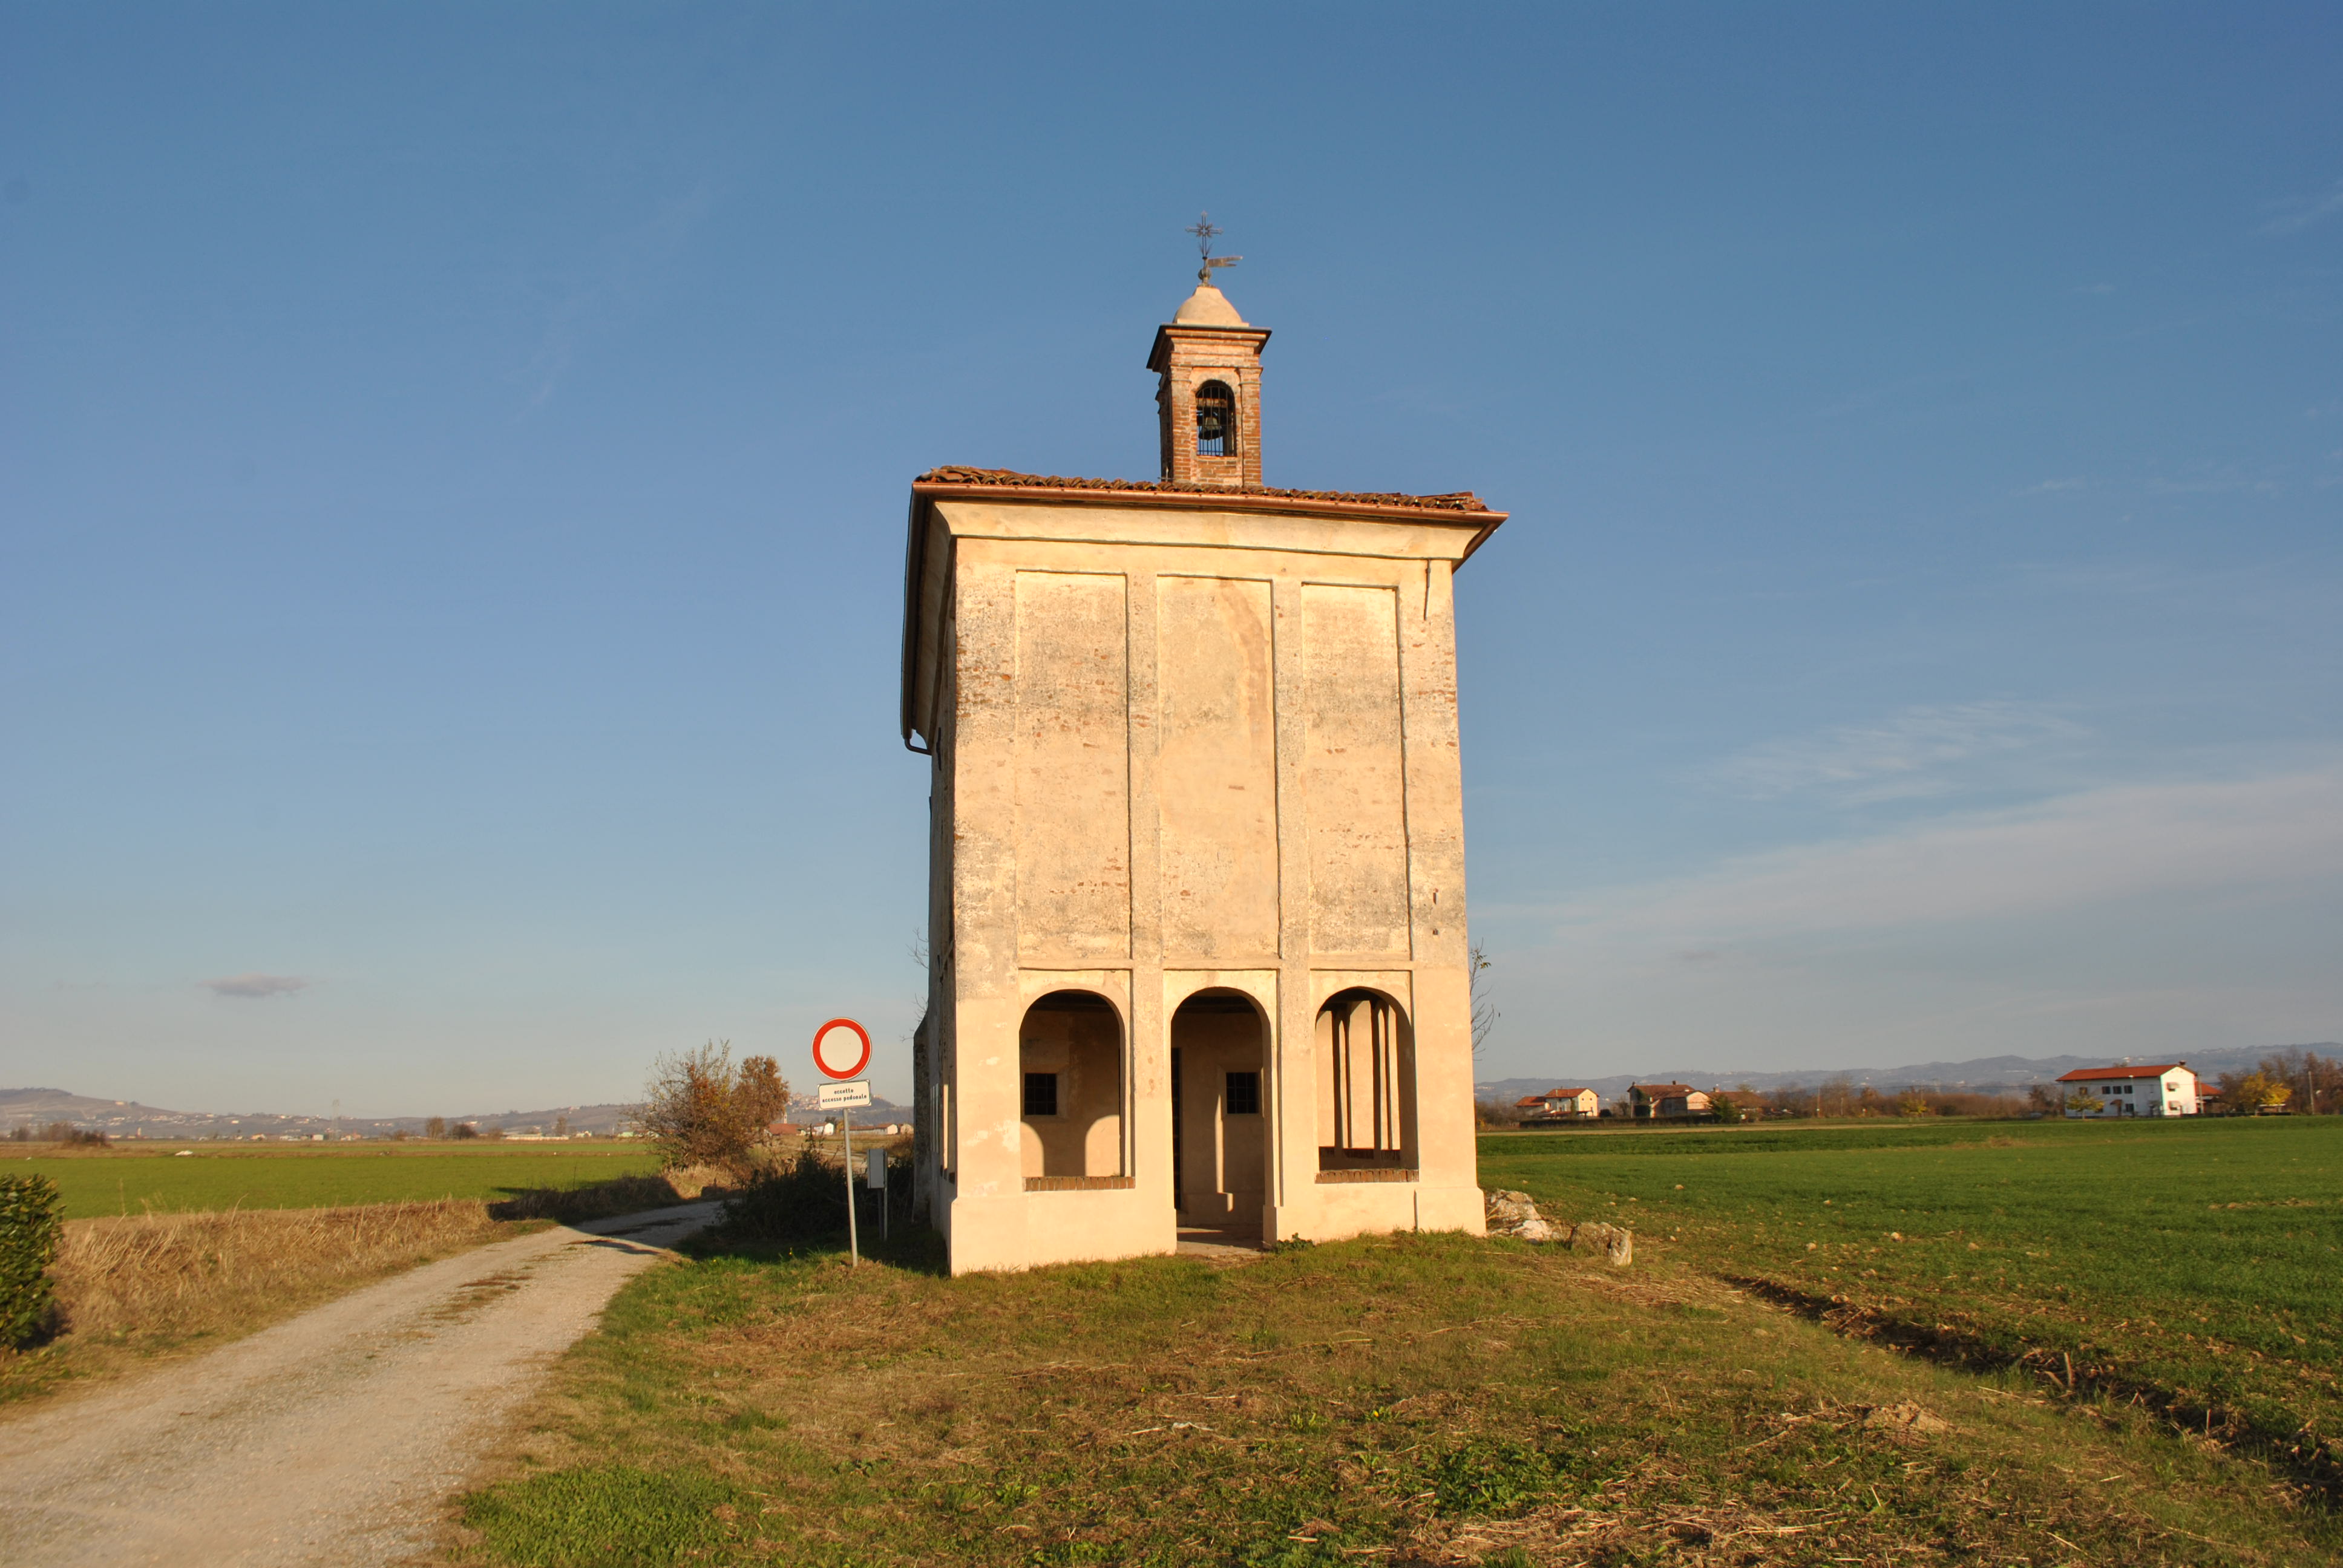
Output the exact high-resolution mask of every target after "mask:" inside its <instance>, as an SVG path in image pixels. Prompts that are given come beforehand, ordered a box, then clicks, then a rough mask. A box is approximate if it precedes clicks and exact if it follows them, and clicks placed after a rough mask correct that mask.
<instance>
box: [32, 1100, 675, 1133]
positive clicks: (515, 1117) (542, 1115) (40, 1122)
mask: <svg viewBox="0 0 2343 1568" xmlns="http://www.w3.org/2000/svg"><path fill="white" fill-rule="evenodd" d="M633 1113H634V1108H633V1107H632V1106H629V1105H565V1106H559V1107H557V1108H555V1109H552V1110H547V1111H477V1112H472V1113H468V1114H465V1115H456V1116H450V1117H448V1118H447V1121H448V1122H449V1123H450V1124H451V1125H452V1124H453V1123H456V1122H459V1121H468V1122H470V1123H471V1124H472V1125H473V1126H475V1127H478V1128H481V1129H483V1130H485V1129H487V1128H490V1127H498V1128H502V1129H503V1130H504V1131H507V1132H543V1133H548V1134H550V1133H551V1132H552V1131H553V1130H554V1128H555V1126H556V1124H557V1123H558V1122H560V1121H562V1119H564V1118H567V1119H568V1131H572V1132H597V1133H601V1134H603V1135H605V1136H608V1134H610V1133H613V1132H616V1131H618V1130H619V1129H620V1128H621V1127H623V1126H624V1125H625V1124H626V1123H627V1122H628V1121H629V1120H630V1119H631V1117H632V1116H633ZM52 1121H70V1122H71V1123H73V1124H74V1125H75V1127H78V1128H81V1129H83V1130H85V1131H93V1132H104V1133H107V1134H109V1135H111V1136H113V1137H116V1138H139V1137H145V1138H251V1137H255V1136H259V1137H264V1138H308V1137H313V1136H316V1135H317V1134H320V1133H322V1134H324V1135H326V1136H327V1137H331V1136H333V1135H334V1134H335V1133H336V1132H337V1131H338V1132H340V1133H341V1134H342V1135H344V1136H346V1137H354V1138H387V1137H388V1136H389V1135H390V1134H391V1133H394V1132H406V1133H408V1134H411V1135H415V1136H420V1135H421V1133H422V1131H423V1124H424V1121H425V1119H424V1118H423V1117H420V1116H345V1117H342V1118H340V1119H339V1120H338V1121H337V1120H336V1119H335V1118H333V1117H331V1116H305V1115H288V1114H286V1113H283V1112H279V1111H167V1110H165V1109H163V1108H162V1107H160V1106H154V1105H145V1104H141V1103H140V1102H139V1101H135V1100H93V1099H91V1098H90V1097H89V1096H87V1095H85V1094H69V1093H67V1092H66V1091H64V1090H62V1089H0V1130H5V1129H9V1128H15V1127H19V1126H32V1127H45V1126H47V1125H48V1124H49V1123H50V1122H52Z"/></svg>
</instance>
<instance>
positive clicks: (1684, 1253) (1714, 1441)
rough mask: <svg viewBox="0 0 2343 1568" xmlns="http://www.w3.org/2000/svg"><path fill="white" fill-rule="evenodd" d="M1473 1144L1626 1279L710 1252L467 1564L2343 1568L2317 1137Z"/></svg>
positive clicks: (599, 1382) (1630, 1137)
mask: <svg viewBox="0 0 2343 1568" xmlns="http://www.w3.org/2000/svg"><path fill="white" fill-rule="evenodd" d="M1482 1180H1483V1184H1484V1185H1487V1186H1492V1187H1519V1188H1523V1189H1526V1190H1528V1191H1533V1192H1534V1193H1536V1194H1537V1195H1538V1196H1539V1197H1540V1198H1541V1199H1542V1200H1543V1201H1544V1202H1545V1203H1546V1204H1547V1205H1548V1206H1549V1207H1550V1209H1551V1211H1553V1212H1554V1213H1555V1214H1556V1216H1557V1217H1558V1218H1561V1219H1564V1220H1584V1219H1605V1220H1609V1219H1620V1220H1624V1221H1626V1222H1628V1223H1630V1224H1631V1225H1633V1226H1634V1229H1635V1231H1636V1232H1637V1235H1638V1244H1637V1251H1636V1261H1635V1264H1634V1267H1633V1268H1631V1269H1628V1270H1624V1271H1614V1270H1612V1269H1609V1268H1608V1267H1606V1266H1605V1265H1604V1264H1603V1263H1602V1262H1601V1261H1598V1260H1596V1259H1594V1258H1592V1257H1589V1256H1587V1255H1584V1254H1580V1253H1573V1252H1571V1251H1566V1250H1564V1249H1562V1248H1558V1247H1554V1246H1531V1245H1527V1244H1524V1243H1522V1242H1518V1241H1513V1240H1510V1239H1492V1240H1488V1241H1480V1240H1471V1239H1466V1238H1463V1237H1456V1236H1412V1235H1402V1236H1393V1237H1380V1238H1363V1239H1360V1240H1357V1241H1345V1242H1341V1243H1337V1244H1332V1245H1325V1246H1318V1247H1304V1248H1298V1249H1292V1250H1288V1251H1281V1252H1278V1253H1276V1254H1274V1255H1272V1256H1270V1257H1267V1258H1263V1259H1261V1260H1259V1261H1252V1262H1248V1263H1243V1264H1241V1265H1237V1266H1229V1267H1214V1266H1212V1265H1209V1264H1206V1263H1204V1262H1202V1261H1197V1260H1192V1259H1185V1258H1182V1259H1144V1260H1138V1261H1131V1262H1127V1263H1117V1264H1101V1265H1087V1266H1078V1267H1071V1268H1060V1269H1047V1270H1037V1271H1032V1272H1031V1273H1026V1274H1020V1275H1011V1276H976V1277H971V1278H967V1279H960V1280H952V1279H947V1278H941V1277H940V1276H939V1275H938V1273H937V1272H936V1263H937V1257H938V1252H937V1248H936V1245H935V1243H934V1241H933V1239H932V1238H931V1237H928V1236H925V1235H916V1236H914V1235H905V1236H901V1237H899V1239H898V1241H897V1242H896V1244H895V1246H894V1248H893V1249H892V1250H891V1251H886V1250H882V1259H881V1261H880V1263H879V1264H878V1265H877V1266H870V1267H865V1268H863V1269H861V1270H860V1271H851V1272H850V1271H847V1270H845V1269H844V1268H842V1267H840V1261H841V1260H840V1257H839V1256H838V1255H837V1253H836V1252H835V1251H833V1250H831V1249H829V1248H810V1249H803V1250H799V1251H789V1250H786V1249H780V1248H777V1247H773V1246H770V1245H760V1244H754V1243H745V1242H744V1243H734V1242H728V1241H725V1240H724V1239H723V1238H721V1237H716V1238H711V1239H710V1241H709V1242H708V1243H707V1244H706V1245H705V1246H703V1247H701V1248H700V1249H699V1251H700V1252H701V1256H699V1258H697V1259H695V1260H691V1261H683V1262H680V1263H679V1264H676V1265H674V1266H671V1267H668V1268H662V1269H659V1270H654V1271H650V1272H649V1273H647V1274H645V1275H644V1276H642V1277H641V1278H640V1279H639V1280H638V1281H636V1282H634V1283H633V1284H631V1285H629V1286H628V1289H627V1290H626V1291H625V1292H622V1294H621V1295H620V1297H619V1298H618V1301H617V1302H615V1303H614V1304H613V1307H612V1309H611V1311H610V1312H609V1313H608V1316H607V1317H606V1319H605V1322H604V1327H603V1329H602V1331H601V1332H598V1334H595V1335H593V1336H589V1337H588V1339H587V1340H586V1341H585V1342H581V1344H580V1345H579V1346H578V1349H577V1350H576V1351H575V1352H572V1354H571V1355H570V1356H569V1357H568V1360H567V1361H566V1362H565V1363H564V1367H563V1371H562V1373H561V1377H560V1380H559V1386H558V1390H557V1392H556V1393H555V1394H554V1396H553V1397H552V1398H550V1399H549V1400H548V1401H547V1402H544V1403H543V1404H541V1405H540V1406H539V1407H538V1410H537V1412H536V1413H535V1416H534V1418H533V1419H532V1421H531V1422H529V1423H528V1429H527V1430H526V1432H523V1433H522V1434H521V1435H519V1436H518V1437H517V1438H516V1439H515V1440H514V1441H513V1442H512V1445H511V1447H510V1448H509V1449H508V1451H507V1452H506V1453H505V1454H504V1455H503V1456H502V1460H501V1468H502V1471H503V1479H501V1480H498V1481H496V1482H494V1483H491V1484H489V1485H488V1486H486V1487H484V1488H482V1489H481V1490H479V1491H478V1492H476V1493H473V1494H472V1495H471V1497H470V1498H469V1499H468V1501H467V1503H466V1504H465V1507H464V1511H463V1515H462V1517H463V1522H464V1523H465V1525H466V1526H467V1527H468V1528H467V1529H466V1531H465V1532H464V1533H463V1536H462V1539H461V1540H460V1541H458V1543H455V1544H454V1545H453V1547H452V1551H453V1554H454V1556H455V1557H456V1558H457V1559H458V1561H465V1562H478V1563H498V1564H530V1565H544V1568H561V1565H570V1564H576V1565H579V1568H583V1565H586V1564H599V1563H646V1564H648V1563H681V1562H707V1563H826V1564H838V1565H840V1568H844V1565H847V1564H877V1563H904V1564H910V1563H934V1562H966V1563H1000V1564H1004V1565H1006V1564H1011V1563H1016V1564H1033V1563H1163V1564H1173V1563H1179V1564H1186V1563H1243V1564H1264V1565H1266V1564H1277V1565H1298V1564H1329V1565H1331V1564H1334V1563H1362V1562H1364V1563H1376V1562H1395V1563H1412V1564H1418V1565H1428V1564H1434V1563H1439V1564H1452V1563H1453V1564H1466V1563H1483V1564H1490V1565H1497V1564H1505V1565H1508V1568H1525V1565H1528V1564H1545V1563H1551V1564H1556V1565H1561V1564H1571V1565H1574V1568H1586V1565H1593V1564H1600V1565H1603V1568H1627V1565H1629V1564H1654V1565H1656V1564H1662V1563H1666V1564H1684V1565H1685V1568H1694V1565H1703V1564H1715V1565H1719V1568H1722V1565H1725V1564H1734V1565H1736V1568H1739V1565H1744V1564H1750V1563H1769V1564H1770V1563H1799V1564H1806V1563H1812V1564H1816V1565H1820V1564H1825V1563H1878V1564H1886V1563H1897V1562H1904V1561H1921V1562H1935V1561H1946V1562H1958V1563H1980V1564H1985V1563H1990V1564H1995V1565H1996V1568H1997V1565H2000V1564H2016V1563H2028V1564H2035V1565H2040V1568H2047V1565H2050V1564H2061V1565H2064V1564H2084V1563H2108V1564H2123V1565H2125V1568H2147V1565H2148V1564H2157V1563H2203V1564H2236V1563H2269V1564H2303V1565H2305V1568H2308V1565H2312V1564H2318V1565H2324V1564H2328V1563H2334V1562H2336V1561H2338V1560H2343V1516H2338V1490H2337V1488H2336V1487H2335V1486H2334V1485H2333V1484H2332V1483H2331V1482H2330V1481H2328V1480H2322V1479H2321V1477H2320V1475H2319V1473H2318V1464H2319V1463H2320V1462H2321V1461H2319V1459H2318V1456H2317V1455H2313V1454H2309V1453H2308V1452H2304V1451H2303V1444H2304V1443H2305V1442H2308V1438H2305V1437H2301V1436H2300V1435H2299V1434H2298V1441H2297V1442H2296V1451H2295V1452H2288V1449H2287V1444H2286V1443H2285V1442H2280V1441H2276V1440H2275V1439H2274V1438H2273V1435H2272V1433H2273V1430H2274V1428H2273V1423H2276V1424H2282V1423H2283V1422H2285V1421H2288V1420H2292V1419H2296V1418H2300V1419H2301V1420H2304V1421H2309V1422H2316V1421H2318V1420H2321V1419H2324V1416H2323V1413H2322V1412H2331V1411H2332V1409H2333V1408H2334V1401H2333V1396H2334V1390H2335V1384H2334V1372H2335V1370H2336V1363H2335V1349H2336V1345H2335V1339H2334V1336H2335V1334H2336V1332H2338V1326H2337V1324H2336V1322H2335V1321H2334V1320H2335V1317H2336V1313H2335V1311H2334V1306H2333V1302H2332V1297H2333V1296H2334V1294H2335V1292H2334V1291H2333V1289H2332V1288H2331V1287H2329V1286H2328V1285H2327V1284H2326V1282H2328V1281H2330V1280H2332V1279H2334V1278H2336V1277H2337V1276H2338V1272H2343V1271H2338V1269H2337V1265H2336V1253H2335V1252H2334V1251H2333V1249H2334V1248H2335V1246H2336V1245H2337V1244H2338V1240H2343V1238H2338V1234H2337V1224H2338V1219H2339V1218H2343V1207H2339V1206H2338V1204H2339V1203H2343V1124H2338V1123H2311V1122H2297V1121H2260V1122H2232V1123H2221V1122H2206V1123H2197V1124H2179V1125H2167V1126H2160V1127H2159V1126H2140V1125H2133V1126H2120V1125H2117V1126H2105V1127H2097V1126H2069V1125H2066V1124H2063V1123H2058V1124H2029V1123H1986V1124H1947V1123H1942V1122H1932V1123H1927V1124H1925V1125H1912V1124H1906V1123H1900V1122H1899V1123H1890V1124H1881V1123H1869V1124H1864V1125H1860V1126H1854V1127H1847V1126H1837V1127H1832V1126H1824V1127H1799V1128H1763V1129H1748V1130H1733V1129H1717V1130H1713V1131H1625V1132H1621V1133H1608V1132H1603V1133H1592V1134H1579V1133H1568V1134H1562V1133H1547V1134H1524V1135H1497V1136H1492V1137H1489V1138H1487V1139H1485V1140H1484V1141H1483V1156H1482ZM2216 1205H2218V1206H2217V1207H2216ZM2232 1205H2235V1206H2234V1207H2232ZM1898 1233H1900V1235H1901V1237H1902V1238H1903V1239H1902V1240H1897V1239H1896V1238H1897V1235H1898ZM1671 1238H1673V1239H1671ZM1809 1243H1811V1247H1810V1246H1809ZM1833 1298H1839V1299H1838V1300H1837V1301H1834V1300H1833ZM1898 1324H1901V1325H1904V1326H1906V1327H1907V1328H1921V1329H1925V1330H1926V1332H1927V1336H1926V1337H1924V1336H1919V1335H1908V1336H1906V1337H1905V1338H1903V1339H1900V1340H1899V1339H1897V1338H1896V1336H1895V1335H1894V1334H1892V1333H1889V1332H1885V1331H1886V1330H1887V1329H1889V1328H1892V1327H1894V1326H1896V1325H1898ZM1946 1344H1954V1345H1957V1346H1961V1347H1965V1351H1966V1353H1964V1354H1961V1355H1958V1356H1947V1355H1945V1354H1943V1353H1942V1352H1943V1351H1944V1349H1945V1347H1946ZM1888 1345H1904V1346H1910V1347H1913V1348H1918V1349H1923V1350H1926V1351H1927V1352H1929V1353H1926V1354H1908V1353H1899V1352H1898V1351H1896V1350H1891V1349H1889V1348H1886V1346H1888ZM2029 1355H2030V1356H2031V1359H2027V1358H2028V1357H2029ZM2070 1366H2071V1367H2072V1368H2073V1369H2074V1370H2073V1372H2072V1373H2071V1375H2070V1373H2069V1371H2068V1368H2069V1367H2070ZM2054 1368H2055V1372H2054V1370H2053V1369H2054ZM2126 1379H2128V1380H2129V1382H2128V1383H2127V1382H2125V1380H2126ZM2192 1379H2193V1380H2194V1382H2191V1381H2189V1380H2192ZM2190 1388H2194V1389H2197V1390H2198V1391H2199V1392H2200V1393H2202V1394H2203V1395H2204V1397H2205V1398H2206V1400H2207V1402H2208V1409H2209V1408H2211V1407H2217V1415H2214V1416H2210V1417H2208V1419H2207V1421H2206V1422H2204V1425H2203V1428H2202V1429H2201V1430H2200V1428H2199V1427H2198V1425H2197V1422H2194V1421H2193V1420H2192V1421H2186V1422H2184V1421H2183V1420H2181V1419H2178V1412H2185V1411H2186V1410H2187V1404H2186V1401H2185V1398H2184V1397H2183V1396H2184V1395H2185V1393H2186V1392H2187V1390H2188V1389H2190ZM1922 1411H1925V1412H1927V1415H1928V1417H1929V1418H1930V1419H1929V1420H1928V1421H1925V1422H1924V1421H1921V1420H1920V1419H1919V1418H1918V1416H1917V1415H1916V1412H1922ZM1935 1422H1943V1423H1946V1424H1941V1425H1939V1424H1934V1423H1935ZM2280 1435H2283V1434H2280ZM2312 1435H2315V1433H2313V1434H2312Z"/></svg>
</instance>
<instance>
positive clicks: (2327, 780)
mask: <svg viewBox="0 0 2343 1568" xmlns="http://www.w3.org/2000/svg"><path fill="white" fill-rule="evenodd" d="M2327 879H2343V762H2336V763H2333V764H2330V765H2328V766H2327V767H2325V768H2321V769H2309V770H2306V771H2301V772H2295V773H2289V774H2284V775H2280V776H2277V777H2271V778H2264V779H2247V780H2242V781H2229V782H2217V783H2187V784H2148V785H2125V786H2118V787H2112V788H2107V789H2091V790H2084V791H2080V792H2077V793H2076V794H2072V795H2067V796H2063V797H2060V798H2058V799H2053V800H2049V801H2046V802H2043V803H2040V804H2037V805H2034V806H2029V807H2026V808H2022V809H2012V810H2004V811H1991V812H1972V813H1962V814H1959V815H1956V816H1950V817H1942V818H1938V819H1934V820H1932V821H1929V822H1926V823H1921V824H1917V825H1915V826H1913V827H1911V828H1908V829H1901V830H1898V831H1895V832H1889V833H1883V834H1877V835H1872V836H1867V837H1865V838H1861V839H1845V840H1838V841H1834V842H1825V843H1821V844H1814V845H1805V846H1800V847H1796V848H1792V849H1779V850H1774V851H1770V852H1768V853H1765V854H1760V855H1753V856H1747V857H1744V858H1741V859H1733V860H1729V861H1726V862H1725V863H1723V864H1721V865H1719V866H1718V867H1716V868H1715V869H1713V870H1711V871H1709V872H1707V873H1704V874H1702V875H1699V876H1695V877H1692V878H1688V879H1678V880H1674V881H1669V882H1664V883H1659V884H1654V885H1650V886H1644V887H1640V888H1628V889H1619V890H1612V891H1610V892H1607V893H1602V894H1596V895H1593V896H1591V897H1589V898H1587V899H1584V900H1577V901H1574V902H1573V903H1572V904H1569V905H1567V906H1564V907H1563V908H1561V909H1559V910H1554V911H1553V913H1554V914H1555V915H1557V916H1558V917H1559V919H1560V921H1561V930H1560V931H1559V932H1558V935H1560V936H1561V937H1562V938H1563V939H1564V940H1568V941H1571V942H1573V943H1574V944H1575V943H1576V942H1578V941H1581V940H1585V939H1588V938H1592V937H1597V936H1605V935H1607V936H1610V937H1614V938H1623V939H1630V940H1634V941H1636V942H1637V943H1638V945H1641V944H1643V943H1644V942H1646V941H1648V942H1649V943H1650V945H1651V947H1652V950H1654V951H1655V952H1666V953H1671V954H1676V955H1689V954H1691V953H1694V952H1699V953H1710V952H1715V951H1717V950H1720V949H1724V948H1728V947H1730V946H1731V945H1733V943H1734V942H1735V941H1736V940H1749V939H1753V938H1759V939H1770V938H1780V937H1785V936H1795V935H1798V934H1801V933H1815V932H1824V931H1844V930H1882V929H1886V928H1894V927H1907V926H1914V925H1933V924H1944V923H1946V922H1955V921H1970V920H1996V919H2013V918H2017V917H2021V916H2031V915H2035V914H2039V913H2042V912H2046V911H2049V910H2058V909H2065V908H2071V907H2075V906H2079V905H2084V904H2093V903H2105V902H2107V901H2110V900H2132V899H2140V898H2152V897H2157V896H2162V895H2170V894H2176V893H2190V894H2202V893H2207V892H2212V891H2216V890H2240V891H2244V890H2255V889H2261V888H2268V887H2275V886H2278V885H2284V884H2297V883H2301V882H2304V881H2318V880H2327Z"/></svg>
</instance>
